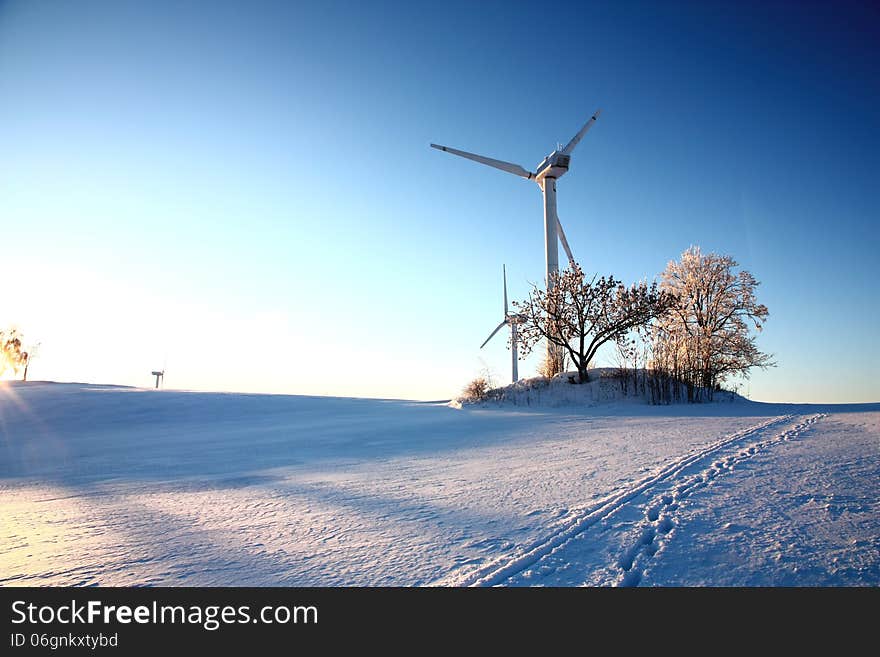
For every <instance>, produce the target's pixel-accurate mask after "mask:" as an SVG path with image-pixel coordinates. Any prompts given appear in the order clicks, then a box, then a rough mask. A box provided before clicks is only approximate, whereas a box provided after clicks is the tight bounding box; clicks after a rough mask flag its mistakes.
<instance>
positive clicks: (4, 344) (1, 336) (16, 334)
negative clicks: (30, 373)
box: [0, 327, 28, 376]
mask: <svg viewBox="0 0 880 657" xmlns="http://www.w3.org/2000/svg"><path fill="white" fill-rule="evenodd" d="M21 345H22V335H21V332H20V331H19V330H18V329H17V328H14V327H13V328H8V329H0V376H3V375H5V374H6V373H7V372H9V371H12V372H13V373H14V374H17V373H18V371H19V370H20V369H21V368H22V367H24V366H25V365H26V364H27V359H28V355H27V352H25V351H22V348H21Z"/></svg>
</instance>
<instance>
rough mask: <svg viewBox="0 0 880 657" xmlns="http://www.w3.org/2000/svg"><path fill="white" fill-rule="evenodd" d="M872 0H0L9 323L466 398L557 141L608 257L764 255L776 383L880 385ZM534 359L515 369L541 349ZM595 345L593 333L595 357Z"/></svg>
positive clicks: (878, 141) (588, 241) (817, 388)
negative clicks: (517, 170) (470, 156)
mask: <svg viewBox="0 0 880 657" xmlns="http://www.w3.org/2000/svg"><path fill="white" fill-rule="evenodd" d="M878 33H880V9H878V5H876V4H875V5H874V6H873V7H871V6H870V3H864V6H860V5H859V4H854V3H853V4H847V3H838V2H835V3H822V4H809V3H801V2H798V3H789V2H785V3H774V2H770V3H766V2H761V3H748V2H727V3H717V2H693V3H674V2H673V3H669V2H663V3H661V2H647V3H627V2H621V3H618V2H602V3H595V4H589V3H581V2H576V3H571V4H570V5H566V4H565V3H551V4H546V5H541V4H540V3H517V2H462V3H456V2H401V3H378V2H377V3H366V2H348V3H338V2H323V1H322V2H317V3H315V2H172V1H167V2H166V1H151V2H125V1H120V0H106V1H103V2H98V1H88V0H86V1H82V2H30V1H27V0H18V1H16V0H11V1H6V2H3V1H2V0H0V228H2V238H0V239H2V241H3V245H4V249H3V259H2V267H3V275H4V280H5V285H4V294H3V295H2V297H0V325H8V324H10V323H15V324H17V325H18V326H19V327H20V328H21V329H22V330H23V331H24V332H25V334H26V336H27V337H28V339H29V340H28V341H40V342H41V343H42V347H41V351H40V354H39V356H38V358H37V359H35V360H34V364H33V370H32V372H31V377H32V378H38V379H55V380H76V381H89V382H104V383H111V382H112V383H121V384H130V385H142V386H147V385H151V382H152V378H151V377H150V374H149V373H150V371H151V370H153V369H156V368H160V367H162V366H163V363H167V385H168V386H169V387H175V388H196V389H205V390H244V391H266V392H290V393H305V394H322V395H326V394H330V395H355V396H377V397H407V398H421V399H438V398H448V397H449V396H451V395H453V394H455V393H456V392H457V391H458V390H459V389H460V387H461V386H462V384H463V383H465V382H466V381H467V380H469V379H471V378H473V377H474V376H475V375H476V374H478V373H479V371H480V370H481V369H482V368H483V367H488V368H489V370H490V371H491V372H492V373H493V374H494V375H495V377H496V381H498V382H499V383H505V382H507V380H508V378H509V376H510V364H509V356H508V352H507V351H506V346H505V340H504V339H502V336H500V335H499V336H498V337H496V339H495V340H494V341H493V342H492V343H490V345H488V346H487V347H486V348H485V349H484V350H482V351H481V350H480V349H479V345H480V343H481V342H482V341H483V339H484V338H485V337H486V336H487V335H488V334H489V332H490V331H491V330H492V328H494V327H495V325H496V324H497V323H498V322H499V321H500V320H501V319H502V307H501V305H502V300H501V265H502V263H506V264H507V267H508V277H509V285H510V292H511V296H512V297H513V298H522V297H523V296H524V295H525V294H526V293H527V291H528V289H529V283H530V282H539V283H540V282H541V281H542V278H543V274H542V272H543V259H544V256H543V225H542V203H541V194H540V190H539V188H538V187H537V186H536V185H535V184H534V183H531V182H528V181H525V180H522V179H519V178H515V177H513V176H510V175H507V174H504V173H502V172H499V171H495V170H493V169H489V168H487V167H482V166H479V165H477V164H474V163H471V162H467V161H465V160H462V159H460V158H455V157H452V156H450V155H447V154H444V153H440V152H438V151H435V150H432V149H430V148H428V144H429V142H437V143H441V144H447V145H450V146H453V147H458V148H462V149H465V150H469V151H474V152H478V153H481V154H485V155H489V156H493V157H497V158H500V159H504V160H508V161H512V162H516V163H519V164H522V165H523V166H525V167H526V168H529V169H534V167H535V166H536V165H537V163H538V162H539V161H540V160H541V159H542V158H543V157H544V156H545V155H547V154H548V153H549V152H551V151H552V150H553V149H554V148H555V147H556V144H557V142H561V143H563V144H564V143H565V142H567V141H568V140H569V139H570V138H571V136H572V135H573V134H574V133H575V132H576V131H577V130H578V129H579V128H580V126H581V125H582V124H583V122H584V121H585V120H586V118H587V117H589V115H590V114H591V113H592V112H593V111H594V110H595V109H597V108H599V107H601V108H602V109H603V114H602V117H601V118H600V120H599V121H598V122H597V124H596V125H595V126H594V128H593V129H592V130H591V132H590V133H589V134H588V135H587V136H586V137H585V139H584V140H583V142H581V144H580V146H579V147H578V149H577V150H576V151H575V153H574V157H573V159H572V167H571V170H570V171H569V173H568V175H567V176H565V177H564V178H562V179H561V180H560V181H559V185H558V193H559V214H560V218H561V220H562V222H563V225H564V226H565V229H566V232H567V234H568V237H569V242H570V243H571V245H572V249H573V250H574V252H575V255H576V257H577V258H578V260H579V261H580V262H581V263H582V264H583V265H584V268H585V269H586V270H587V271H588V272H600V273H603V274H608V273H613V274H614V275H616V276H617V277H618V278H622V279H624V280H625V281H627V282H631V281H635V280H638V279H641V278H648V279H650V278H653V277H655V276H657V275H658V274H659V272H660V271H662V269H663V268H664V266H665V264H666V262H667V261H668V260H670V259H673V258H676V257H677V256H678V255H679V254H680V253H681V252H682V251H683V250H684V249H686V248H687V247H688V246H690V245H691V244H698V245H700V246H701V247H702V248H703V250H704V251H717V252H721V253H727V254H730V255H732V256H733V257H734V258H736V259H737V260H738V261H739V262H740V263H741V265H742V266H743V267H745V268H747V269H749V270H750V271H752V272H753V273H754V274H755V275H756V277H757V278H758V279H759V280H760V281H761V282H762V285H761V287H760V288H759V300H760V301H762V302H763V303H765V304H766V305H767V306H768V307H769V309H770V319H769V321H768V323H767V326H766V329H765V331H764V333H763V334H762V336H761V337H760V339H759V344H760V346H761V347H762V348H763V349H764V350H765V351H769V352H772V353H774V354H775V355H776V359H777V360H778V362H779V367H778V368H776V369H774V370H770V371H767V372H756V373H755V374H754V375H753V377H752V379H751V381H750V383H749V384H748V386H747V387H746V386H744V388H743V390H744V391H747V392H748V393H749V395H750V396H751V397H752V398H755V399H762V400H782V401H877V400H880V384H878V382H877V373H878V372H880V350H878V349H877V344H876V338H877V335H878V326H880V309H878V308H880V294H878V291H877V280H878V275H877V271H878V265H880V228H878V201H877V195H878V190H880V175H878V174H880V76H878V73H877V71H878V70H880V56H878V55H880V46H878V42H880V40H878V39H877V34H878ZM534 361H535V359H534V358H533V359H530V360H528V361H526V362H525V363H523V364H521V367H520V372H521V374H524V375H529V374H531V373H532V372H533V371H534V366H535V362H534ZM600 364H601V363H600Z"/></svg>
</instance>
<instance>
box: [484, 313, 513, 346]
mask: <svg viewBox="0 0 880 657" xmlns="http://www.w3.org/2000/svg"><path fill="white" fill-rule="evenodd" d="M506 324H507V319H505V320H504V321H503V322H501V323H500V324H499V325H498V326H496V327H495V330H494V331H492V333H490V334H489V337H488V338H486V342H484V343H483V344H481V345H480V349H482V348H483V347H485V346H486V343H487V342H489V340H491V339H492V338H494V337H495V334H496V333H498V331H500V330H501V327H502V326H505V325H506Z"/></svg>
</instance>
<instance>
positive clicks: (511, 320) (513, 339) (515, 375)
mask: <svg viewBox="0 0 880 657" xmlns="http://www.w3.org/2000/svg"><path fill="white" fill-rule="evenodd" d="M501 271H502V272H503V276H504V320H503V321H502V322H501V323H500V324H499V325H498V326H496V327H495V330H494V331H492V333H490V334H489V337H488V338H486V341H485V342H484V343H483V344H481V345H480V349H482V348H483V347H485V346H486V345H487V344H488V342H489V340H491V339H492V338H494V337H495V334H496V333H498V331H500V330H501V327H502V326H505V325H506V326H509V327H510V351H511V354H512V358H513V364H512V371H511V375H510V377H511V379H512V380H513V383H516V382H517V381H519V372H518V369H517V357H518V354H517V350H516V345H517V342H518V340H519V336H518V335H517V332H516V323H517V321H518V320H519V315H516V314H511V313H510V312H508V310H507V267H506V266H505V265H501Z"/></svg>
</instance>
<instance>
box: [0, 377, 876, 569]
mask: <svg viewBox="0 0 880 657" xmlns="http://www.w3.org/2000/svg"><path fill="white" fill-rule="evenodd" d="M878 475H880V404H872V405H852V406H808V405H767V404H757V403H752V402H738V403H718V404H706V405H680V406H651V405H647V404H629V403H609V404H603V405H601V406H595V407H592V408H590V407H576V406H568V407H559V408H548V407H537V408H528V407H526V408H524V407H502V408H493V409H482V408H467V407H465V408H464V409H453V408H450V407H449V406H448V405H446V404H444V403H419V402H408V401H395V400H366V399H339V398H318V397H295V396H282V395H240V394H210V393H187V392H172V391H153V390H141V389H133V388H121V387H112V386H88V385H79V384H27V385H20V384H18V385H16V384H10V385H6V386H3V387H0V584H3V585H24V584H38V585H46V584H53V585H57V584H83V585H85V584H96V583H97V584H106V585H134V584H165V585H184V584H186V585H354V584H360V585H382V584H396V585H425V584H438V583H439V584H450V585H465V584H528V585H540V584H552V585H575V584H583V583H587V584H639V583H641V584H691V583H694V584H746V583H758V584H804V585H810V584H871V585H877V584H878V583H880V556H878V555H880V550H878V548H880V507H878V504H880V503H878V498H880V495H878V492H880V490H878V486H880V484H878V482H880V476H878Z"/></svg>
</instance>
